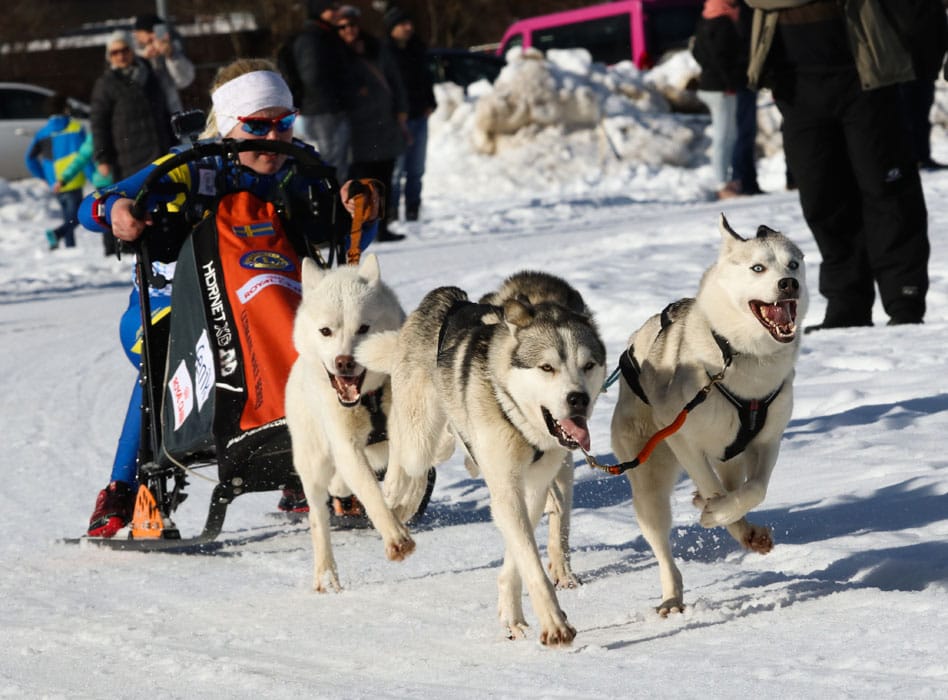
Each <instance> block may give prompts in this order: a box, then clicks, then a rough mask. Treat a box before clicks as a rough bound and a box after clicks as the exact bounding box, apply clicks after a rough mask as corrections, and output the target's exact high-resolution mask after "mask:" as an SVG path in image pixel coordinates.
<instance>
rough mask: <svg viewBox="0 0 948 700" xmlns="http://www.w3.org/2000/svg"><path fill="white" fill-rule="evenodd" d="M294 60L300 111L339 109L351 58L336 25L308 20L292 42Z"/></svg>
mask: <svg viewBox="0 0 948 700" xmlns="http://www.w3.org/2000/svg"><path fill="white" fill-rule="evenodd" d="M293 59H294V60H295V62H296V71H297V73H298V74H299V78H300V82H301V87H302V91H303V99H302V101H301V102H302V103H301V104H299V105H297V106H298V107H299V108H300V112H301V113H302V114H304V115H306V114H335V113H337V112H342V111H343V110H344V109H345V105H344V95H345V91H346V82H347V81H348V79H349V67H350V65H351V62H352V59H351V57H350V53H349V51H348V49H347V48H346V44H345V42H344V41H343V40H342V39H341V38H339V34H338V32H337V31H336V29H335V27H332V26H330V25H329V24H327V23H326V22H323V21H321V20H310V21H309V23H308V24H307V25H306V28H305V30H304V31H303V32H302V33H300V34H299V35H298V36H297V37H296V39H294V41H293Z"/></svg>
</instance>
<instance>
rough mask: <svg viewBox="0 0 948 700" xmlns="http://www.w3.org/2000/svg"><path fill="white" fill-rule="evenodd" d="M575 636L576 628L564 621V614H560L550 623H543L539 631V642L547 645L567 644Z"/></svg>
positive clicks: (570, 642)
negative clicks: (558, 617) (559, 616)
mask: <svg viewBox="0 0 948 700" xmlns="http://www.w3.org/2000/svg"><path fill="white" fill-rule="evenodd" d="M575 638H576V629H575V628H574V627H573V626H572V625H571V624H569V623H568V622H567V621H566V615H562V616H561V618H560V619H559V620H555V621H554V622H553V624H552V625H549V626H546V625H544V627H543V630H542V631H541V632H540V644H543V645H545V646H548V647H556V646H568V645H570V644H572V643H573V639H575Z"/></svg>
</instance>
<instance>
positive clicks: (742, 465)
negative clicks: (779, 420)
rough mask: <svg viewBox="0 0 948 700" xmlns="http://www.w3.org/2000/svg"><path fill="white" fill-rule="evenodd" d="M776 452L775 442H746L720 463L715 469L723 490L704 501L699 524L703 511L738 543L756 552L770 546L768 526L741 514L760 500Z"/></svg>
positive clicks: (703, 518) (762, 498)
mask: <svg viewBox="0 0 948 700" xmlns="http://www.w3.org/2000/svg"><path fill="white" fill-rule="evenodd" d="M778 452H779V443H778V442H776V441H772V442H771V441H768V442H765V443H763V444H761V445H752V446H749V447H748V448H747V450H745V451H744V453H743V454H741V455H739V456H738V457H735V458H733V459H731V460H729V461H727V462H724V463H723V464H721V465H720V467H719V468H718V469H719V471H720V472H721V477H722V480H723V482H724V485H725V488H727V494H726V496H725V497H724V498H717V499H714V498H712V499H709V500H707V501H706V502H705V503H704V505H703V512H702V525H703V524H704V522H705V516H706V515H707V516H708V519H709V521H710V520H712V519H714V518H717V519H718V520H720V521H721V524H723V525H726V526H727V529H728V532H730V533H731V536H732V537H733V538H734V539H735V540H737V542H739V543H740V544H741V546H743V547H745V548H747V549H750V550H751V551H754V552H759V553H760V554H766V553H768V552H769V551H770V550H771V549H773V545H774V542H773V535H772V533H771V530H770V528H769V527H766V526H763V525H755V524H754V523H751V522H749V521H748V520H747V519H746V518H745V517H744V516H745V515H746V514H747V513H748V512H750V511H751V510H753V509H754V508H756V507H757V506H759V505H760V504H761V503H763V502H764V498H765V497H766V496H767V486H768V484H769V483H770V475H771V473H772V472H773V468H774V465H775V464H776V462H777V454H778Z"/></svg>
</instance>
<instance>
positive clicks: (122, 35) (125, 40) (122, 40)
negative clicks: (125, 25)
mask: <svg viewBox="0 0 948 700" xmlns="http://www.w3.org/2000/svg"><path fill="white" fill-rule="evenodd" d="M114 44H125V45H126V46H127V47H128V48H132V47H133V46H134V45H135V44H133V43H132V35H131V34H129V33H128V32H127V31H125V30H124V29H116V30H115V31H114V32H112V33H111V34H109V38H108V39H106V41H105V57H106V58H108V57H109V51H111V50H112V46H113V45H114Z"/></svg>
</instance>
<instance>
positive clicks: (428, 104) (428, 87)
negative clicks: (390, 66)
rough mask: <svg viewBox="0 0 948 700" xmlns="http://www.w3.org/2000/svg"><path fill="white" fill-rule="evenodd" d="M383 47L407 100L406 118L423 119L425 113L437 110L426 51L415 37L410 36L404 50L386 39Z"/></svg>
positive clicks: (390, 39)
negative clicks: (400, 80)
mask: <svg viewBox="0 0 948 700" xmlns="http://www.w3.org/2000/svg"><path fill="white" fill-rule="evenodd" d="M385 47H386V48H387V49H388V51H389V53H390V54H391V55H392V57H393V58H394V59H395V63H396V65H397V66H398V72H399V74H400V75H401V77H402V84H403V85H404V86H405V95H406V97H407V98H408V118H409V119H418V118H419V117H424V116H425V112H426V111H428V110H431V111H432V112H433V111H434V110H435V109H437V107H438V103H437V102H436V101H435V96H434V80H433V78H432V77H431V71H430V70H429V69H428V49H427V47H426V46H425V45H424V43H423V42H422V41H421V39H419V38H418V37H416V36H412V38H411V39H409V40H408V43H407V44H406V45H405V47H404V48H402V47H400V46H399V45H398V44H397V43H396V42H394V41H393V40H392V38H391V37H388V38H387V39H386V41H385Z"/></svg>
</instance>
